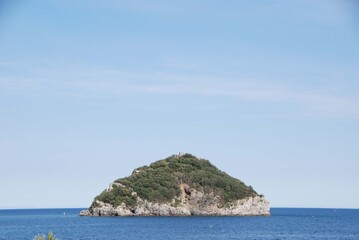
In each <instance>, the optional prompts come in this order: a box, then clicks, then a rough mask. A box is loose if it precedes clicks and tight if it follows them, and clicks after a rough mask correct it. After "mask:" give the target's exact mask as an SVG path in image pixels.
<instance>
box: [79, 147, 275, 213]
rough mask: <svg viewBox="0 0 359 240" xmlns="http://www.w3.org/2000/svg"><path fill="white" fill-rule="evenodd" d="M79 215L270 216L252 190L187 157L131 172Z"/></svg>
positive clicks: (214, 168) (165, 160)
mask: <svg viewBox="0 0 359 240" xmlns="http://www.w3.org/2000/svg"><path fill="white" fill-rule="evenodd" d="M80 215H81V216H190V215H202V216H268V215H270V211H269V203H268V201H267V200H266V199H265V198H264V196H263V195H260V194H257V193H256V192H255V191H254V189H253V188H252V187H251V186H247V185H245V184H244V183H243V182H242V181H240V180H238V179H236V178H233V177H231V176H229V175H228V174H226V173H225V172H223V171H220V170H219V169H217V168H216V167H215V166H214V165H212V164H211V163H210V162H209V161H208V160H205V159H201V158H197V157H195V156H193V155H191V154H188V153H186V154H178V155H172V156H170V157H168V158H166V159H163V160H160V161H156V162H154V163H152V164H150V165H149V166H143V167H140V168H137V169H135V170H134V171H133V172H132V174H131V175H130V176H129V177H125V178H120V179H117V180H115V181H114V182H113V183H111V184H110V186H109V188H108V189H106V190H104V191H103V192H102V193H101V194H100V195H98V196H97V197H95V199H94V201H93V203H92V205H91V206H90V208H89V209H88V210H83V211H81V213H80Z"/></svg>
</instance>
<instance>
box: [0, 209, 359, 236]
mask: <svg viewBox="0 0 359 240" xmlns="http://www.w3.org/2000/svg"><path fill="white" fill-rule="evenodd" d="M80 210H81V209H41V210H0V239H1V240H5V239H6V240H8V239H19V240H21V239H33V237H34V236H35V235H36V234H38V233H47V232H48V231H53V232H54V233H55V235H56V236H57V237H58V238H60V239H61V240H65V239H88V240H93V239H107V240H108V239H143V240H147V239H156V240H157V239H356V240H358V239H359V210H349V209H337V210H335V209H284V208H274V209H271V213H272V216H271V217H117V218H114V217H112V218H111V217H102V218H98V217H79V216H78V213H79V211H80ZM64 212H65V213H66V215H64Z"/></svg>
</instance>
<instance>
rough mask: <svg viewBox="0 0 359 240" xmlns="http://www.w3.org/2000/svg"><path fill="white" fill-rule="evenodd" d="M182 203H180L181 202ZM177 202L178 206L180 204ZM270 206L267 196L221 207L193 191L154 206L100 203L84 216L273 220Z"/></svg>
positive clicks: (139, 201)
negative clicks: (209, 217)
mask: <svg viewBox="0 0 359 240" xmlns="http://www.w3.org/2000/svg"><path fill="white" fill-rule="evenodd" d="M179 201H180V202H179ZM176 202H177V204H176ZM269 215H270V209H269V203H268V201H267V200H266V199H265V198H264V197H263V196H254V197H249V198H245V199H241V200H237V201H235V202H233V203H231V204H227V206H221V205H220V203H219V199H218V197H216V196H214V195H212V194H204V193H202V192H199V191H196V190H192V192H191V195H190V196H188V195H187V194H186V195H184V196H183V195H182V197H181V199H173V201H172V202H170V203H152V202H148V201H147V200H142V199H140V198H138V199H137V205H136V206H135V207H127V206H126V205H125V204H124V203H123V204H121V205H120V206H117V207H114V206H112V205H111V204H109V203H104V202H101V201H98V200H96V201H95V202H94V203H93V204H92V206H91V207H90V208H89V209H88V210H83V211H81V212H80V216H269Z"/></svg>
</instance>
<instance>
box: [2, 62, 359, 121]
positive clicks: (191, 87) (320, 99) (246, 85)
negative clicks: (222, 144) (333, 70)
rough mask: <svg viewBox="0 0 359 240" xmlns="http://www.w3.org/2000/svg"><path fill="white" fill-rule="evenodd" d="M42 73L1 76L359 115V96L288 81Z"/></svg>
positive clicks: (94, 91)
mask: <svg viewBox="0 0 359 240" xmlns="http://www.w3.org/2000/svg"><path fill="white" fill-rule="evenodd" d="M36 75H37V76H38V77H34V76H32V77H31V78H12V79H8V78H3V77H2V78H0V88H1V89H3V90H4V89H13V90H14V89H15V90H27V91H44V90H46V92H54V93H55V94H56V95H62V96H63V97H73V96H81V95H82V96H84V97H86V96H92V97H93V96H96V97H101V96H111V95H112V96H114V97H116V96H118V95H127V96H128V95H131V94H150V95H164V96H166V95H193V96H203V97H211V96H216V97H226V98H231V99H232V101H239V102H251V103H258V104H262V103H266V104H268V103H269V104H291V105H293V106H296V109H297V110H296V111H297V113H296V114H297V115H301V116H312V117H345V118H357V117H359V110H358V106H359V99H358V98H355V97H348V96H340V95H333V94H329V93H325V92H320V91H319V90H318V89H317V91H315V90H313V89H311V90H303V89H301V90H298V89H293V88H289V87H288V86H283V85H273V84H265V82H268V81H264V80H258V79H256V80H253V79H244V78H240V77H238V78H233V77H232V78H229V77H223V76H220V75H217V76H203V75H202V76H201V75H195V76H192V75H178V74H171V73H164V72H156V73H144V72H143V73H138V72H127V71H121V70H116V69H115V70H114V69H93V70H91V69H86V68H84V69H76V70H75V69H72V70H70V71H61V72H58V71H51V70H46V69H42V70H41V69H40V70H37V71H36Z"/></svg>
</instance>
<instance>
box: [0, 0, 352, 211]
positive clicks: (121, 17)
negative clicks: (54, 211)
mask: <svg viewBox="0 0 359 240" xmlns="http://www.w3.org/2000/svg"><path fill="white" fill-rule="evenodd" d="M358 11H359V4H358V3H356V2H355V1H339V0H338V1H333V0H329V1H319V0H318V1H305V0H304V1H303V0H301V1H299V0H298V1H230V0H229V1H200V0H197V1H159V0H158V1H151V2H150V1H115V0H104V1H93V0H88V1H69V0H49V1H40V0H30V1H2V3H1V4H0V161H1V170H2V171H1V174H0V208H43V207H88V206H89V205H90V203H91V201H92V199H93V197H95V196H96V194H98V193H100V192H101V191H102V190H103V189H105V188H106V187H107V186H108V184H109V183H110V182H111V181H113V180H115V179H117V178H120V177H125V176H127V175H129V174H130V173H131V172H132V170H133V169H134V168H136V167H138V166H142V165H145V164H149V163H150V162H153V161H155V160H159V159H162V158H165V157H167V156H169V155H172V154H174V153H177V152H179V151H185V152H190V153H192V154H194V155H197V156H201V157H203V158H206V159H209V160H210V161H211V162H212V163H214V164H215V165H216V166H217V167H218V168H220V169H222V170H224V171H226V172H227V173H229V174H230V175H232V176H234V177H236V178H239V179H241V180H243V181H244V182H245V183H247V184H250V185H252V186H253V187H254V189H256V190H257V191H258V192H260V193H263V194H264V195H265V196H266V197H267V198H268V200H269V201H270V202H271V205H272V206H274V207H335V208H337V207H338V208H339V207H344V208H359V205H358V201H357V200H356V199H358V198H359V190H358V187H357V185H358V182H359V175H358V170H359V161H358V160H359V151H358V142H359V95H358V92H359V70H358V69H359V66H358V65H359V14H358V13H359V12H358Z"/></svg>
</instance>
